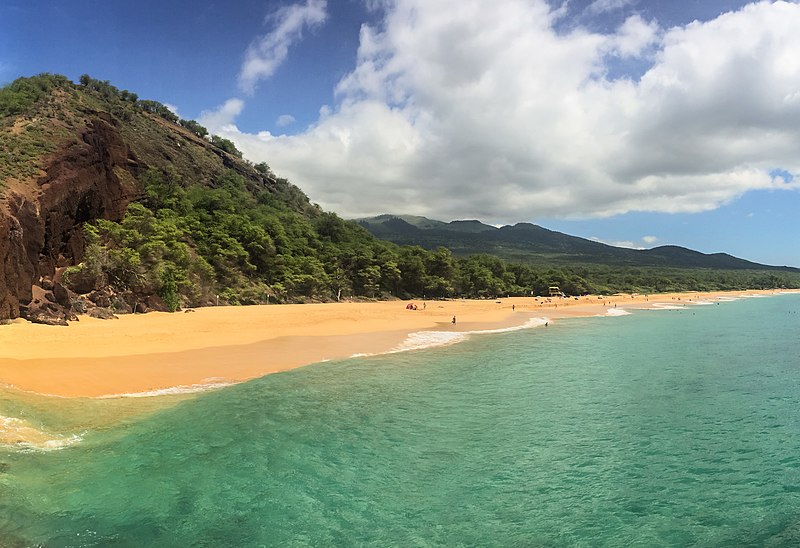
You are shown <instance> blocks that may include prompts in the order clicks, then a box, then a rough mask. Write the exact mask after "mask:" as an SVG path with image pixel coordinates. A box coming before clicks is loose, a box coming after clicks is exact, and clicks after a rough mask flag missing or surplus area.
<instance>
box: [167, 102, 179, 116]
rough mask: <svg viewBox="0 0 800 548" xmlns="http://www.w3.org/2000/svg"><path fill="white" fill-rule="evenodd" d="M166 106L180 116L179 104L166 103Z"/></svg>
mask: <svg viewBox="0 0 800 548" xmlns="http://www.w3.org/2000/svg"><path fill="white" fill-rule="evenodd" d="M164 106H165V107H167V110H168V111H170V112H171V113H172V114H174V115H175V116H180V113H179V112H178V107H177V106H175V105H173V104H172V103H164Z"/></svg>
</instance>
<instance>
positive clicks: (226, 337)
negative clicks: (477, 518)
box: [0, 290, 790, 398]
mask: <svg viewBox="0 0 800 548" xmlns="http://www.w3.org/2000/svg"><path fill="white" fill-rule="evenodd" d="M786 292H790V291H773V290H768V291H755V290H753V291H733V292H712V293H696V292H693V293H670V294H656V295H633V296H632V295H617V296H613V297H596V296H588V297H580V298H577V299H576V298H551V299H547V298H538V299H536V298H534V297H510V298H501V299H497V300H491V301H490V300H480V301H478V300H449V301H424V303H425V306H424V307H423V301H422V300H416V301H381V302H375V303H325V304H296V305H294V304H293V305H255V306H243V307H206V308H198V309H194V311H193V312H191V313H172V314H169V313H149V314H146V315H126V316H120V319H118V320H98V319H94V318H88V317H82V318H81V320H80V321H79V322H73V323H71V324H70V326H69V327H67V328H65V327H54V326H44V325H38V324H31V323H28V322H25V321H15V322H13V323H11V324H10V325H6V326H0V356H2V357H0V386H5V387H6V388H8V389H10V390H13V391H19V392H21V393H28V394H35V395H40V396H49V397H59V398H114V397H137V396H138V397H142V396H155V395H160V394H174V393H181V392H196V391H201V390H204V389H210V388H218V387H221V386H226V385H229V384H235V383H239V382H244V381H247V380H251V379H254V378H258V377H262V376H264V375H268V374H271V373H277V372H281V371H287V370H290V369H295V368H298V367H302V366H305V365H310V364H313V363H320V362H324V361H330V360H340V359H346V358H351V357H355V356H360V355H376V354H387V353H390V352H392V351H397V350H398V349H399V348H400V347H401V345H402V344H403V343H404V342H405V341H408V340H409V337H410V336H411V335H412V334H415V333H419V332H434V333H436V332H440V333H453V334H468V333H476V332H483V331H488V332H492V331H497V330H508V329H515V328H517V329H519V328H524V324H525V323H526V322H529V321H531V320H532V319H534V318H541V321H540V322H539V323H544V322H545V321H557V320H561V319H565V318H573V317H591V316H614V315H622V314H625V313H626V310H625V309H628V308H630V309H646V308H653V309H657V308H662V309H669V308H683V307H684V306H686V305H689V306H697V305H701V304H703V303H707V304H713V303H715V302H724V301H726V300H729V299H732V298H741V297H743V296H747V295H758V296H765V295H773V294H779V293H786ZM409 302H413V303H415V304H417V306H418V309H417V310H407V309H406V308H405V307H406V305H407V304H408V303H409ZM453 316H456V318H457V322H456V324H455V325H453V324H452V323H451V320H452V317H453ZM533 323H536V322H533ZM531 326H532V325H531ZM462 338H463V337H461V336H458V335H454V336H452V337H449V339H450V341H451V342H455V341H456V340H461V339H462ZM439 339H440V344H448V343H449V342H447V340H445V339H447V337H444V339H443V337H441V336H440V337H439ZM441 340H445V342H444V343H442V342H441ZM435 345H436V344H424V341H422V343H421V344H420V345H419V346H418V348H425V347H427V346H435ZM413 349H415V348H408V349H407V350H413Z"/></svg>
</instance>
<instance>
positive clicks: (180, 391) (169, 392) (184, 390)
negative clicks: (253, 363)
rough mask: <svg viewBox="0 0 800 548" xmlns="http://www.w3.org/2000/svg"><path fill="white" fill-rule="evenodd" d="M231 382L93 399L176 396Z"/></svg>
mask: <svg viewBox="0 0 800 548" xmlns="http://www.w3.org/2000/svg"><path fill="white" fill-rule="evenodd" d="M233 384H235V383H232V382H226V381H218V382H209V383H202V384H191V385H181V386H171V387H169V388H159V389H156V390H147V391H145V392H126V393H123V394H108V395H105V396H96V397H95V398H93V399H97V400H108V399H115V398H153V397H157V396H176V395H180V394H194V393H197V392H208V391H210V390H219V389H220V388H225V387H227V386H231V385H233Z"/></svg>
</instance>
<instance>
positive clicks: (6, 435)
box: [0, 415, 83, 452]
mask: <svg viewBox="0 0 800 548" xmlns="http://www.w3.org/2000/svg"><path fill="white" fill-rule="evenodd" d="M82 440H83V437H81V436H79V435H77V434H72V435H59V434H51V433H49V432H45V431H44V430H40V429H38V428H35V427H34V426H32V425H30V424H29V423H28V422H27V421H25V420H23V419H18V418H15V417H6V416H3V415H0V447H6V448H10V449H16V450H20V451H25V452H27V451H57V450H59V449H65V448H67V447H70V446H71V445H75V444H76V443H79V442H81V441H82Z"/></svg>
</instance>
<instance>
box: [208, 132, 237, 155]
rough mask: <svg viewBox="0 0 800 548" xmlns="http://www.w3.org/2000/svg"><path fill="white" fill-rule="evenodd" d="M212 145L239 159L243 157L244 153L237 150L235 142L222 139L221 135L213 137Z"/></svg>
mask: <svg viewBox="0 0 800 548" xmlns="http://www.w3.org/2000/svg"><path fill="white" fill-rule="evenodd" d="M211 144H212V145H214V146H215V147H217V148H219V149H222V150H224V151H225V152H227V153H228V154H232V155H233V156H236V157H237V158H241V157H242V153H241V152H240V151H239V150H238V149H237V148H236V145H234V144H233V141H230V140H228V139H226V138H224V137H220V136H219V135H212V136H211Z"/></svg>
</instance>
